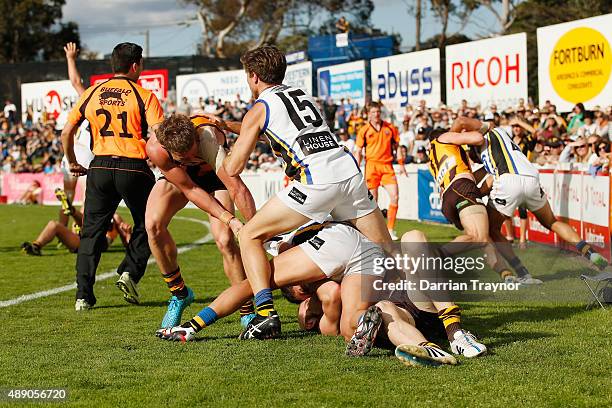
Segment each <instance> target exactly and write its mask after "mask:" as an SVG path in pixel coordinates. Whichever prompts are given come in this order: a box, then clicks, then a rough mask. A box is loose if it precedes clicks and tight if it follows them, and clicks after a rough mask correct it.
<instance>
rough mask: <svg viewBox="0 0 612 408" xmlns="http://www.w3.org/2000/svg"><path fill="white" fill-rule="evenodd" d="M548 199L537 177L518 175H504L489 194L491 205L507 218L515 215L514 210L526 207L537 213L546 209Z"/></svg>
mask: <svg viewBox="0 0 612 408" xmlns="http://www.w3.org/2000/svg"><path fill="white" fill-rule="evenodd" d="M547 201H548V199H547V198H546V193H544V190H542V187H541V186H540V180H539V179H538V178H537V177H531V176H521V175H518V174H509V173H507V174H502V175H501V176H499V178H498V179H497V180H495V181H494V182H493V189H492V190H491V193H490V194H489V203H490V205H491V206H492V207H493V208H495V209H496V210H497V211H499V212H500V213H502V214H504V215H505V216H507V217H512V216H513V215H514V210H516V209H517V208H518V207H519V206H525V207H527V209H528V210H529V211H537V210H539V209H540V208H542V207H544V206H545V205H546V203H547Z"/></svg>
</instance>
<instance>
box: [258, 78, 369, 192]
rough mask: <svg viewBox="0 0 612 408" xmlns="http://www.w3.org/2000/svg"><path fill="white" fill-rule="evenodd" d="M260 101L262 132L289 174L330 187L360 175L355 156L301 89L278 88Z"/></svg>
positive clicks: (267, 92)
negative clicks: (261, 104)
mask: <svg viewBox="0 0 612 408" xmlns="http://www.w3.org/2000/svg"><path fill="white" fill-rule="evenodd" d="M257 101H258V102H263V103H264V105H265V106H266V122H265V124H264V128H263V129H262V134H264V135H265V136H266V137H267V138H268V140H269V141H270V146H271V147H272V150H273V151H274V154H275V155H276V156H277V157H278V158H280V159H282V160H283V163H284V167H285V173H286V174H287V176H288V177H289V178H291V179H294V180H296V181H299V182H301V183H303V184H330V183H337V182H340V181H343V180H347V179H349V178H350V177H352V176H354V175H355V174H357V173H358V172H359V168H358V167H357V163H356V162H355V159H354V158H353V156H352V155H351V154H350V153H349V152H348V151H347V150H346V149H345V148H344V147H343V146H340V145H339V144H338V142H337V141H336V137H335V136H334V135H333V133H332V132H331V131H330V129H329V127H328V126H327V124H326V122H325V120H324V119H323V116H322V115H321V112H320V111H319V109H318V108H317V106H316V103H315V100H314V98H312V97H311V96H310V95H306V93H305V92H304V91H302V90H301V89H299V88H293V87H290V86H286V85H277V86H274V87H271V88H268V89H266V90H265V91H263V92H262V93H261V95H260V96H259V99H258V100H257Z"/></svg>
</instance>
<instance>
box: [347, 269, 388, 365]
mask: <svg viewBox="0 0 612 408" xmlns="http://www.w3.org/2000/svg"><path fill="white" fill-rule="evenodd" d="M377 279H381V278H380V276H373V275H349V276H345V277H344V279H342V285H341V286H340V291H341V296H342V315H341V318H340V335H341V336H342V337H344V340H345V341H346V342H347V344H346V354H347V355H349V356H363V355H365V354H367V353H369V352H370V350H371V349H372V347H373V346H374V342H375V341H376V335H377V334H378V330H379V329H380V326H381V324H382V314H381V312H380V309H378V308H377V307H376V306H374V303H376V302H375V296H374V293H373V287H374V281H375V280H377Z"/></svg>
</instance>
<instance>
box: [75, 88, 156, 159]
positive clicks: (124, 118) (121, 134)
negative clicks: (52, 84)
mask: <svg viewBox="0 0 612 408" xmlns="http://www.w3.org/2000/svg"><path fill="white" fill-rule="evenodd" d="M130 99H132V101H131V102H132V103H128V101H129V100H130ZM128 106H131V107H134V108H133V109H131V110H129V111H128V110H127V109H126V108H127V107H128ZM163 118H164V114H163V111H162V108H161V106H160V104H159V101H158V100H157V98H155V96H154V95H153V93H152V92H151V91H148V90H146V89H144V88H142V87H141V86H140V85H138V84H137V83H136V82H134V81H132V80H130V79H128V78H126V77H113V78H111V79H109V80H108V81H105V82H103V83H101V84H99V85H97V86H93V87H90V88H88V89H87V90H86V91H85V92H84V93H83V95H81V98H80V99H79V102H78V103H77V105H76V106H75V107H74V108H73V109H72V110H71V111H70V114H69V115H68V120H69V121H70V122H71V123H73V124H75V125H80V124H81V122H83V121H84V120H85V119H87V120H89V123H90V125H91V137H92V141H93V143H92V145H93V148H92V151H93V153H94V155H96V156H121V157H129V158H133V159H146V158H147V154H146V152H145V144H146V138H147V131H148V128H149V126H152V125H155V124H158V123H160V122H161V121H162V120H163Z"/></svg>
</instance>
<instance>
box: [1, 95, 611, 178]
mask: <svg viewBox="0 0 612 408" xmlns="http://www.w3.org/2000/svg"><path fill="white" fill-rule="evenodd" d="M253 103H254V100H253V99H250V100H248V101H245V100H243V99H242V98H241V97H240V95H236V97H235V99H234V100H233V101H232V102H223V101H222V100H221V99H215V98H200V100H199V101H198V103H196V104H195V106H194V104H190V102H189V100H188V99H187V98H183V99H182V100H181V101H179V102H178V103H173V102H171V101H169V100H168V101H164V103H163V105H164V109H165V112H166V114H167V115H171V114H173V113H181V114H186V115H193V114H196V113H197V112H202V111H203V112H207V113H211V114H215V115H217V116H220V117H222V118H223V119H225V120H235V121H240V120H242V118H243V117H244V115H245V114H246V112H247V111H248V110H249V108H250V107H251V106H252V105H253ZM317 103H318V105H319V108H320V110H321V112H322V113H323V115H324V117H325V120H326V121H327V123H328V125H329V126H330V128H331V129H333V131H334V132H335V134H336V136H337V138H338V141H339V143H340V144H342V145H344V146H346V147H347V149H348V150H349V151H351V152H352V153H354V149H355V138H356V135H357V132H358V131H359V129H360V128H361V127H362V126H364V125H365V124H366V123H367V122H368V116H367V110H366V109H365V108H364V107H363V106H359V105H358V104H356V103H354V102H352V101H351V99H350V98H346V99H340V100H339V101H337V102H334V101H332V100H331V99H329V100H325V101H324V100H320V99H318V100H317ZM460 115H465V116H469V117H475V118H480V119H482V120H494V121H495V122H496V124H497V125H499V126H504V127H506V128H507V129H508V131H510V132H511V133H512V135H513V137H514V142H515V143H516V144H517V145H518V146H520V148H521V149H522V150H523V152H524V153H525V154H526V155H527V157H528V158H529V159H530V160H531V161H532V162H534V163H537V164H538V165H541V166H551V165H552V166H554V165H557V164H558V163H574V164H578V165H582V166H583V169H588V170H589V171H592V172H595V171H602V172H607V171H609V162H610V150H611V149H610V147H611V146H610V135H611V134H612V122H610V117H611V116H612V106H607V107H595V108H594V109H592V110H590V111H587V110H585V108H584V106H583V105H582V104H581V103H578V104H576V106H575V107H574V109H573V110H572V112H570V113H568V114H566V115H563V114H561V113H559V112H558V111H557V108H556V106H555V105H554V104H552V103H550V101H545V102H544V104H543V105H542V106H541V107H537V106H535V105H534V104H533V103H532V102H530V101H524V100H519V102H518V104H517V105H516V106H514V107H512V108H508V109H505V110H503V111H502V110H498V109H497V106H495V105H491V106H488V107H486V108H485V109H481V108H480V107H475V106H470V104H469V103H468V101H462V103H461V106H459V108H458V109H451V108H450V107H447V106H446V105H444V104H440V105H438V106H436V107H431V106H426V104H425V101H422V100H421V101H419V102H418V103H415V104H414V105H408V106H406V108H405V111H404V114H403V117H396V115H395V114H394V113H393V112H390V111H389V110H387V109H386V108H385V107H384V105H383V119H384V120H387V121H390V122H393V123H394V124H395V125H396V126H397V127H398V132H399V138H400V146H399V148H400V149H402V150H403V152H404V153H405V154H404V155H403V156H404V157H405V163H404V164H409V163H426V162H427V160H428V150H429V140H428V134H429V132H430V131H431V130H432V129H439V128H441V129H448V128H449V127H450V125H451V124H452V122H453V120H455V119H456V118H457V116H460ZM45 119H46V120H45V121H44V122H43V121H42V120H39V121H38V122H35V123H34V122H33V121H32V120H31V115H27V120H25V121H24V123H21V122H20V121H19V120H18V118H17V109H16V107H15V105H14V104H13V103H12V102H11V101H9V100H7V101H6V102H5V107H4V110H3V111H2V113H0V159H1V163H2V166H1V167H0V171H1V172H4V173H9V172H13V173H30V172H44V173H53V172H58V171H60V162H61V157H62V151H61V146H60V142H59V130H58V129H56V123H55V121H54V120H53V119H51V118H48V117H46V118H45ZM236 137H237V135H235V134H229V135H228V146H229V147H230V148H231V146H232V145H233V143H234V142H235V140H236ZM247 170H249V171H281V170H282V164H281V162H280V161H279V160H278V159H277V158H276V157H275V156H274V154H273V152H272V151H271V149H270V146H269V144H268V143H267V142H266V141H265V140H264V139H261V140H260V141H259V142H258V143H257V146H256V148H255V151H254V152H253V154H252V155H251V157H250V159H249V162H248V164H247Z"/></svg>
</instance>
